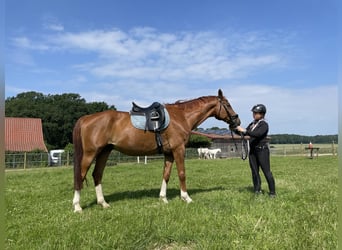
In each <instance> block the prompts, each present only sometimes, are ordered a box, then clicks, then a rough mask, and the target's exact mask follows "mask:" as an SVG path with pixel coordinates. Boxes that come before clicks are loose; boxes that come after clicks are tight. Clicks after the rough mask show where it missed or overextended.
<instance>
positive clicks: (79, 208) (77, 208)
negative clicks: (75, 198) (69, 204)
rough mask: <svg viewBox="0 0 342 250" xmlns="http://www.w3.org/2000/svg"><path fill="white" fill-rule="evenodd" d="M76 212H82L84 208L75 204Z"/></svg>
mask: <svg viewBox="0 0 342 250" xmlns="http://www.w3.org/2000/svg"><path fill="white" fill-rule="evenodd" d="M74 213H82V208H81V206H80V205H75V209H74Z"/></svg>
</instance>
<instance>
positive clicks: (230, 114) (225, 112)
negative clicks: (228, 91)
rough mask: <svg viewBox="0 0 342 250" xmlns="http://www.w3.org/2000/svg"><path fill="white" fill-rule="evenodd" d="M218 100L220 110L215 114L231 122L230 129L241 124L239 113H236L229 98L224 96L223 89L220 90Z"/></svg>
mask: <svg viewBox="0 0 342 250" xmlns="http://www.w3.org/2000/svg"><path fill="white" fill-rule="evenodd" d="M218 100H219V104H218V109H217V110H218V111H217V113H216V115H215V117H216V119H218V120H222V121H224V122H226V123H227V124H229V129H230V130H234V129H235V128H236V127H237V126H239V125H240V124H241V121H240V118H239V115H238V114H237V113H235V111H234V110H233V108H232V106H231V105H230V103H229V102H228V100H227V98H226V97H224V96H223V92H222V90H221V89H219V91H218Z"/></svg>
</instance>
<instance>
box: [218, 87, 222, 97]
mask: <svg viewBox="0 0 342 250" xmlns="http://www.w3.org/2000/svg"><path fill="white" fill-rule="evenodd" d="M218 97H219V98H220V99H222V98H223V92H222V90H221V89H219V90H218Z"/></svg>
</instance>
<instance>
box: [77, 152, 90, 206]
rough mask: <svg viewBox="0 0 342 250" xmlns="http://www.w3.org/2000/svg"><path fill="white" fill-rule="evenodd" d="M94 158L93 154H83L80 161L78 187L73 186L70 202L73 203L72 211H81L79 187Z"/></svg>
mask: <svg viewBox="0 0 342 250" xmlns="http://www.w3.org/2000/svg"><path fill="white" fill-rule="evenodd" d="M93 159H94V154H88V155H83V157H82V159H81V161H80V170H81V171H80V180H81V181H80V183H79V184H78V187H77V188H75V193H74V198H73V200H72V204H73V205H74V212H82V207H81V205H80V200H81V188H82V182H83V181H84V179H85V177H86V175H87V172H88V170H89V168H90V165H91V163H92V161H93Z"/></svg>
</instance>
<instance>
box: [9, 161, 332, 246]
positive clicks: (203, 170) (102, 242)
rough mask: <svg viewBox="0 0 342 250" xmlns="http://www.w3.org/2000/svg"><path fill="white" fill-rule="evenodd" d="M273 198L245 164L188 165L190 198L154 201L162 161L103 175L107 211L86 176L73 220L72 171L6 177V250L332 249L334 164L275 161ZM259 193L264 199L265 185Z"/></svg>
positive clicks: (173, 189) (173, 184)
mask: <svg viewBox="0 0 342 250" xmlns="http://www.w3.org/2000/svg"><path fill="white" fill-rule="evenodd" d="M271 164H272V171H273V174H274V177H275V180H276V187H277V192H278V196H277V197H276V198H275V199H270V198H269V197H268V196H267V195H266V194H264V195H261V196H254V194H253V193H252V192H251V183H252V182H251V177H250V170H249V167H248V163H247V161H242V160H240V159H222V160H188V161H187V162H186V165H187V177H188V178H187V184H188V191H189V194H190V196H191V197H192V199H193V200H194V202H193V203H191V204H186V203H184V202H182V201H181V200H180V199H179V185H178V177H177V176H176V172H177V171H176V169H175V168H174V169H173V172H172V177H171V180H170V183H169V187H168V198H169V204H163V203H162V202H160V201H159V199H158V195H159V188H160V184H161V174H162V167H161V166H162V162H161V161H159V160H158V161H154V162H151V163H149V164H148V165H143V164H140V165H138V164H119V165H117V166H115V167H107V168H106V169H105V173H104V180H103V188H104V193H105V197H106V199H107V202H108V203H109V204H110V205H111V207H110V208H109V209H102V208H101V207H100V206H98V205H96V200H95V190H94V187H93V183H92V180H91V175H90V174H89V175H88V183H89V185H88V186H85V188H84V189H83V190H82V200H81V205H82V206H83V208H84V210H83V213H82V214H74V213H73V208H72V205H71V200H72V198H73V188H72V187H73V182H72V180H73V174H72V172H73V170H72V168H44V169H32V170H26V171H24V170H21V171H7V172H6V194H5V199H6V203H7V214H6V233H7V237H6V238H7V239H6V243H5V246H6V249H25V250H27V249H73V250H76V249H337V203H338V202H337V193H338V191H337V179H338V178H337V172H338V168H337V157H331V156H330V157H328V156H325V157H319V158H315V159H312V160H310V159H307V158H305V157H273V158H271ZM262 180H263V189H264V190H265V191H266V192H267V191H268V190H267V185H266V183H265V181H264V180H265V179H264V177H262Z"/></svg>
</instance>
